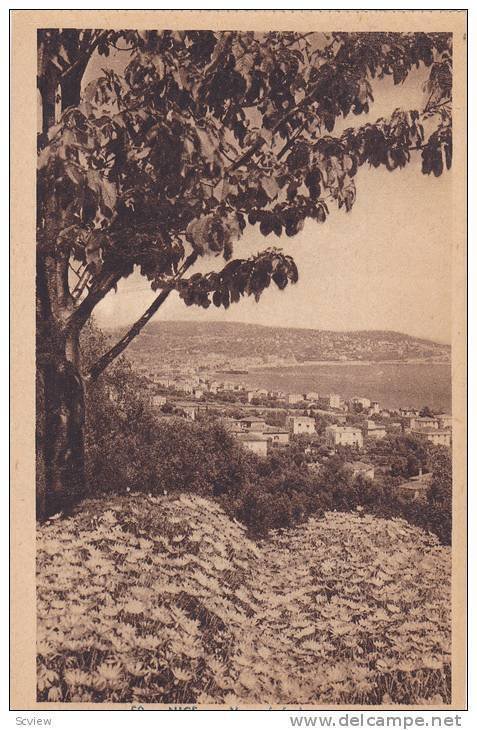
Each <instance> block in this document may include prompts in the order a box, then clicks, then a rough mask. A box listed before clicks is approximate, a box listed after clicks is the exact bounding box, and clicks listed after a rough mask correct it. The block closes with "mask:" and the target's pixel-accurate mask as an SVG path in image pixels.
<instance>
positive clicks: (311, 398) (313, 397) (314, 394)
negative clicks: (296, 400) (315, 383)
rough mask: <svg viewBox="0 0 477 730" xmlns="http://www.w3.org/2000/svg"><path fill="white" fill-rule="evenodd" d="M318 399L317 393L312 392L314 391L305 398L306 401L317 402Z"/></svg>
mask: <svg viewBox="0 0 477 730" xmlns="http://www.w3.org/2000/svg"><path fill="white" fill-rule="evenodd" d="M319 397H320V395H319V393H316V391H314V390H311V391H310V392H309V393H307V394H306V396H305V398H306V400H318V398H319Z"/></svg>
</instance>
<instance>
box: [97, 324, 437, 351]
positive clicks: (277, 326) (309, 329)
mask: <svg viewBox="0 0 477 730" xmlns="http://www.w3.org/2000/svg"><path fill="white" fill-rule="evenodd" d="M133 324H134V321H132V322H129V323H128V324H124V325H106V326H105V325H103V327H101V329H106V330H108V329H110V330H112V329H116V330H117V329H128V328H129V327H131V326H132V325H133ZM150 324H156V325H159V324H172V325H173V324H192V325H196V326H197V325H206V326H208V325H214V324H220V325H228V326H232V325H237V324H240V325H246V326H249V327H267V328H268V329H284V330H306V331H307V332H341V333H353V334H357V333H361V332H392V333H393V334H396V335H403V336H404V337H411V338H412V339H414V340H426V341H427V342H433V343H435V344H438V345H444V346H446V347H451V343H450V342H446V341H445V340H439V339H435V338H433V337H425V336H424V335H412V334H410V333H408V332H403V331H402V330H394V329H382V328H379V327H368V328H363V329H345V328H344V329H327V328H323V329H320V328H317V327H294V326H289V325H280V324H263V323H261V322H244V321H243V320H232V321H223V320H220V319H213V320H209V321H193V320H191V319H162V320H156V321H154V320H151V321H149V322H148V323H147V324H146V325H145V327H144V329H146V328H147V327H148V326H149V325H150ZM139 334H140V333H139Z"/></svg>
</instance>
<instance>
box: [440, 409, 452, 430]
mask: <svg viewBox="0 0 477 730" xmlns="http://www.w3.org/2000/svg"><path fill="white" fill-rule="evenodd" d="M436 418H437V422H438V424H439V428H442V429H444V428H452V416H449V415H448V414H447V413H441V414H440V415H439V416H436Z"/></svg>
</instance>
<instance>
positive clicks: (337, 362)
mask: <svg viewBox="0 0 477 730" xmlns="http://www.w3.org/2000/svg"><path fill="white" fill-rule="evenodd" d="M310 365H449V366H450V365H451V362H450V360H420V359H417V358H416V359H415V360H303V362H295V363H288V364H286V365H285V364H280V363H263V364H262V365H251V366H250V367H249V368H248V370H249V372H254V371H256V370H268V369H270V370H271V369H275V368H280V369H282V368H296V367H306V366H310Z"/></svg>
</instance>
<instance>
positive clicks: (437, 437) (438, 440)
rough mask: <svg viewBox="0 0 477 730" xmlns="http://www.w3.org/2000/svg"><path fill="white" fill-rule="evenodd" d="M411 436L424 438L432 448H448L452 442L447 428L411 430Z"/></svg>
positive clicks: (450, 432)
mask: <svg viewBox="0 0 477 730" xmlns="http://www.w3.org/2000/svg"><path fill="white" fill-rule="evenodd" d="M411 434H412V435H413V436H421V437H424V438H425V439H426V441H430V443H431V444H434V446H450V445H451V442H452V431H451V430H450V429H449V428H445V429H440V428H427V429H425V430H424V429H411Z"/></svg>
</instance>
